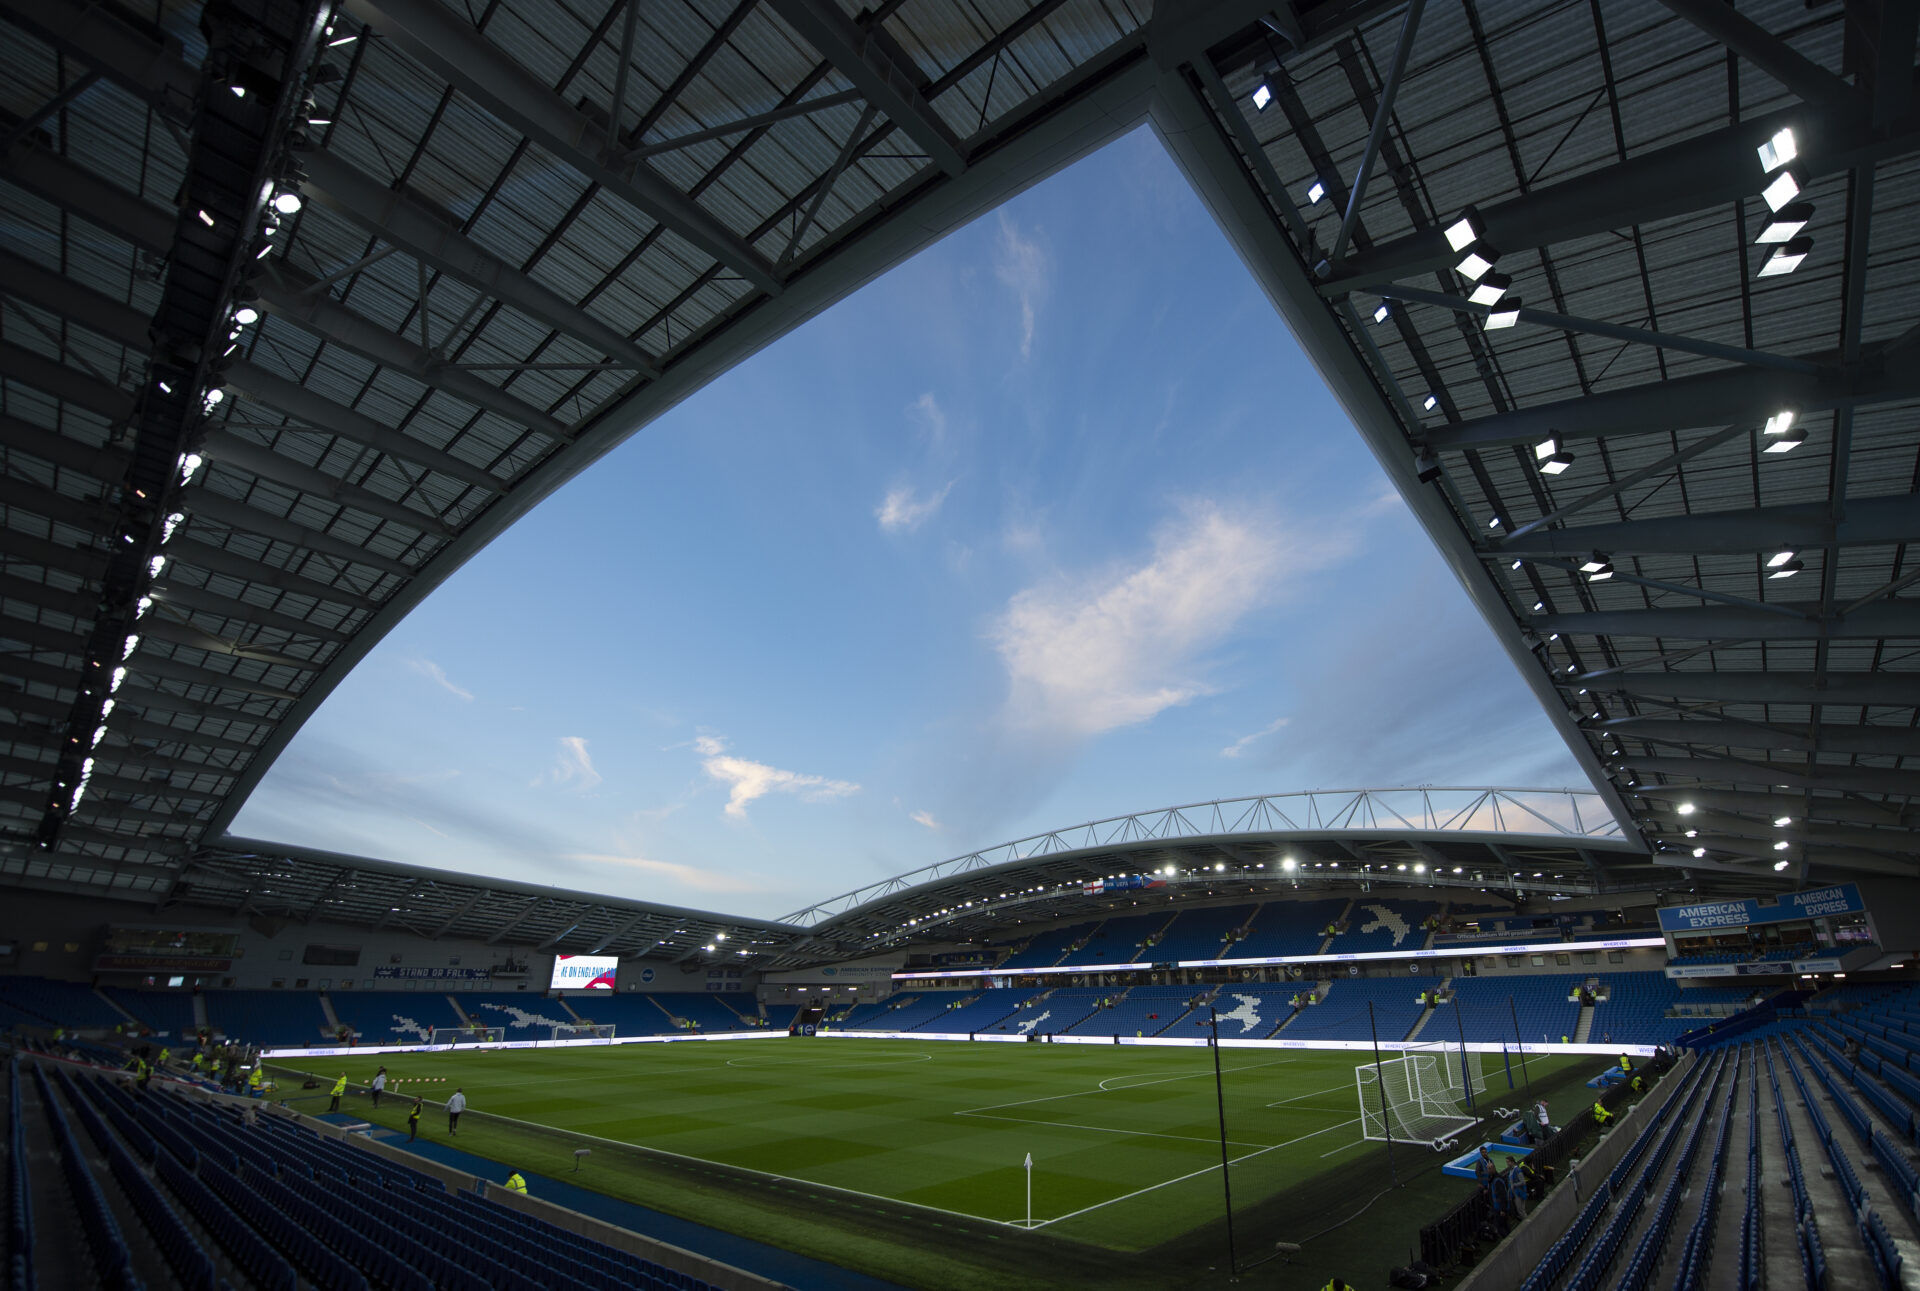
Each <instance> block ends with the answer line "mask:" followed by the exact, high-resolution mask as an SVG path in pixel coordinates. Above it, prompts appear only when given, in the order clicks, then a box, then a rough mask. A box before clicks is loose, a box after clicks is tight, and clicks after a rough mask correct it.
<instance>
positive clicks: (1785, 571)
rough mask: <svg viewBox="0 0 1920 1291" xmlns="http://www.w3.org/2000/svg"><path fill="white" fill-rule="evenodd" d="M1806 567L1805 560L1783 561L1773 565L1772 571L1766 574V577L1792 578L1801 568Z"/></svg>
mask: <svg viewBox="0 0 1920 1291" xmlns="http://www.w3.org/2000/svg"><path fill="white" fill-rule="evenodd" d="M1806 567H1807V566H1806V562H1805V561H1800V560H1789V561H1785V562H1783V563H1782V564H1780V565H1777V566H1775V567H1774V570H1773V572H1772V573H1771V574H1768V575H1767V577H1768V579H1775V578H1792V577H1793V576H1794V575H1795V574H1797V573H1799V572H1800V571H1801V570H1803V569H1805V568H1806Z"/></svg>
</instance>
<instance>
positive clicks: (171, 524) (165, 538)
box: [160, 511, 187, 542]
mask: <svg viewBox="0 0 1920 1291" xmlns="http://www.w3.org/2000/svg"><path fill="white" fill-rule="evenodd" d="M186 519H187V515H186V512H184V511H175V512H174V513H173V514H172V515H170V516H168V517H167V519H166V523H165V524H164V525H163V526H162V527H161V530H160V541H161V542H169V541H171V540H172V538H173V531H174V530H175V529H178V528H179V527H180V526H181V525H182V524H184V523H186Z"/></svg>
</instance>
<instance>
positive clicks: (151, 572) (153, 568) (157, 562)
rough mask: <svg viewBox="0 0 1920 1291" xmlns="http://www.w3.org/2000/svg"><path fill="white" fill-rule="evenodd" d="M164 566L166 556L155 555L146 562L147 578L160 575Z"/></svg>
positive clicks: (165, 564) (165, 565)
mask: <svg viewBox="0 0 1920 1291" xmlns="http://www.w3.org/2000/svg"><path fill="white" fill-rule="evenodd" d="M166 567H167V558H166V557H165V556H155V557H154V558H153V559H152V560H150V561H148V562H147V576H148V577H149V578H158V577H160V571H161V570H163V569H165V568H166Z"/></svg>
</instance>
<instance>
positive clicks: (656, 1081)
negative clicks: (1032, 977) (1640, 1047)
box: [294, 1039, 1564, 1285]
mask: <svg viewBox="0 0 1920 1291" xmlns="http://www.w3.org/2000/svg"><path fill="white" fill-rule="evenodd" d="M1361 1057H1362V1055H1359V1054H1355V1053H1329V1052H1317V1051H1302V1050H1249V1049H1227V1050H1223V1051H1222V1054H1221V1058H1222V1067H1223V1072H1224V1079H1223V1084H1224V1089H1225V1103H1226V1122H1227V1125H1226V1130H1227V1140H1228V1151H1229V1155H1230V1158H1231V1160H1232V1174H1231V1181H1232V1186H1233V1190H1234V1202H1235V1206H1236V1209H1238V1208H1241V1207H1247V1206H1255V1205H1258V1204H1259V1203H1261V1202H1262V1201H1264V1200H1268V1199H1271V1198H1274V1197H1276V1196H1278V1195H1280V1194H1282V1193H1285V1192H1287V1191H1288V1190H1291V1189H1299V1188H1301V1187H1303V1186H1309V1187H1310V1186H1311V1184H1312V1182H1313V1180H1314V1179H1315V1178H1316V1177H1317V1176H1323V1175H1327V1174H1328V1172H1330V1171H1334V1170H1336V1169H1337V1168H1338V1167H1340V1166H1341V1165H1343V1164H1344V1163H1349V1162H1353V1161H1355V1160H1356V1159H1357V1158H1360V1157H1362V1156H1364V1155H1365V1154H1367V1153H1378V1152H1379V1151H1380V1145H1378V1144H1365V1143H1363V1141H1362V1140H1361V1137H1360V1126H1359V1119H1358V1106H1357V1097H1356V1093H1355V1082H1354V1068H1355V1066H1356V1065H1358V1063H1359V1061H1360V1059H1361ZM1487 1061H1488V1076H1489V1080H1490V1081H1491V1082H1492V1083H1493V1090H1492V1098H1493V1100H1494V1101H1504V1102H1506V1103H1507V1104H1509V1105H1511V1104H1513V1103H1514V1102H1515V1101H1517V1098H1518V1094H1511V1095H1509V1094H1508V1093H1507V1090H1506V1080H1505V1074H1504V1069H1503V1068H1502V1067H1501V1065H1500V1059H1499V1057H1498V1055H1494V1056H1493V1057H1491V1058H1490V1059H1488V1060H1487ZM329 1062H330V1063H331V1064H332V1065H328V1063H329ZM380 1062H384V1063H385V1064H386V1065H387V1067H388V1072H389V1078H390V1079H391V1080H394V1081H396V1082H400V1083H398V1084H397V1085H396V1092H397V1093H399V1094H401V1095H403V1096H404V1095H407V1094H409V1092H410V1091H412V1090H415V1089H417V1090H418V1091H419V1092H421V1093H423V1094H424V1095H425V1097H427V1098H428V1099H429V1102H430V1111H429V1114H428V1116H427V1118H426V1119H425V1120H424V1121H423V1125H424V1127H425V1128H426V1130H427V1132H428V1136H429V1137H431V1138H434V1139H439V1140H444V1139H445V1136H446V1119H445V1117H444V1115H441V1114H440V1113H439V1112H438V1110H437V1109H431V1104H432V1103H433V1102H436V1101H438V1100H442V1099H444V1098H445V1097H446V1096H447V1095H448V1093H450V1092H451V1091H452V1089H453V1088H454V1087H455V1086H456V1085H458V1086H461V1087H463V1088H464V1089H465V1091H466V1095H467V1098H468V1102H469V1107H470V1110H471V1111H472V1112H473V1113H476V1115H472V1116H469V1117H466V1118H464V1119H463V1122H462V1126H461V1133H460V1135H459V1137H458V1140H457V1144H458V1146H459V1147H461V1148H463V1149H465V1150H467V1151H469V1152H473V1153H476V1154H478V1155H481V1156H486V1157H489V1158H491V1159H493V1160H497V1161H501V1162H505V1163H509V1164H512V1165H515V1166H518V1167H519V1168H522V1169H528V1170H534V1171H539V1172H542V1173H561V1172H564V1171H566V1170H569V1169H571V1167H572V1165H573V1157H572V1152H573V1148H574V1147H576V1146H581V1145H586V1146H591V1147H593V1148H594V1153H593V1155H592V1156H591V1157H590V1158H589V1162H588V1165H587V1167H586V1169H585V1171H584V1172H583V1174H582V1175H581V1176H580V1177H579V1182H581V1183H582V1184H585V1185H586V1186H589V1187H595V1188H600V1189H601V1190H603V1191H606V1192H609V1193H613V1194H615V1195H620V1196H626V1197H628V1198H629V1199H631V1200H635V1201H640V1202H642V1203H643V1204H648V1205H653V1206H656V1207H658V1208H661V1209H665V1210H669V1211H675V1212H677V1213H681V1214H687V1215H690V1216H691V1217H694V1218H698V1219H701V1220H702V1221H703V1222H707V1223H711V1224H715V1225H716V1226H718V1227H732V1228H734V1229H735V1231H742V1232H746V1233H747V1234H748V1235H751V1236H761V1237H763V1239H764V1240H773V1241H776V1242H780V1243H781V1244H787V1245H790V1246H792V1245H795V1243H794V1242H793V1241H792V1234H785V1235H784V1237H785V1238H786V1240H784V1241H783V1235H782V1234H779V1233H774V1232H766V1231H764V1224H763V1222H762V1221H763V1220H765V1218H766V1216H764V1215H759V1214H757V1211H758V1210H759V1209H761V1208H762V1207H761V1203H764V1201H765V1200H766V1199H765V1198H764V1197H763V1198H761V1199H760V1202H759V1203H757V1202H756V1201H755V1199H753V1198H750V1197H741V1198H735V1199H734V1200H732V1201H730V1202H729V1201H726V1200H724V1198H725V1195H726V1193H727V1192H728V1188H727V1187H726V1182H725V1180H719V1181H712V1182H711V1183H710V1189H711V1190H709V1189H705V1188H699V1187H695V1188H689V1187H688V1186H687V1182H686V1178H685V1176H684V1172H682V1174H681V1176H680V1177H679V1178H678V1179H677V1180H675V1179H669V1178H667V1177H666V1175H665V1174H663V1173H662V1172H663V1170H664V1169H665V1168H666V1167H668V1166H672V1165H673V1164H674V1163H676V1162H680V1161H682V1159H687V1158H691V1159H693V1160H695V1161H698V1162H712V1163H718V1164H720V1165H723V1166H729V1167H734V1168H736V1169H737V1170H740V1171H751V1172H757V1174H759V1175H763V1176H775V1177H777V1178H778V1179H780V1180H789V1181H799V1182H801V1183H804V1184H806V1185H815V1186H823V1187H824V1188H831V1189H837V1190H841V1192H842V1193H843V1194H845V1200H846V1201H847V1202H849V1203H851V1204H850V1205H849V1206H847V1207H846V1208H845V1209H846V1210H847V1211H848V1212H849V1213H852V1214H857V1213H859V1212H860V1211H861V1210H862V1209H863V1207H862V1206H861V1205H860V1204H859V1203H861V1202H862V1201H863V1200H864V1199H867V1198H881V1199H885V1200H887V1201H891V1202H899V1203H907V1204H909V1205H911V1206H914V1207H924V1208H928V1210H927V1211H926V1212H924V1214H925V1215H926V1216H927V1217H928V1218H929V1219H931V1220H944V1221H952V1222H957V1223H961V1224H962V1225H963V1226H966V1225H969V1224H970V1225H972V1226H973V1227H974V1228H975V1229H977V1230H985V1231H987V1232H990V1233H991V1232H993V1231H994V1230H998V1232H999V1233H1000V1234H1012V1233H1015V1232H1017V1231H1018V1230H1022V1229H1024V1228H1025V1226H1026V1223H1027V1204H1028V1203H1027V1186H1026V1185H1027V1178H1026V1171H1025V1170H1024V1168H1023V1162H1024V1160H1025V1158H1026V1156H1027V1154H1028V1153H1031V1154H1032V1156H1033V1172H1032V1217H1033V1227H1034V1228H1035V1229H1036V1230H1038V1232H1040V1233H1043V1234H1046V1235H1050V1236H1052V1237H1056V1238H1060V1239H1064V1240H1065V1241H1067V1242H1071V1243H1074V1244H1076V1245H1082V1246H1093V1247H1099V1248H1105V1249H1106V1250H1108V1251H1111V1252H1138V1251H1145V1250H1149V1249H1151V1248H1156V1247H1163V1246H1164V1245H1165V1244H1168V1243H1172V1242H1175V1241H1176V1239H1178V1238H1180V1237H1181V1236H1182V1235H1183V1234H1189V1233H1191V1232H1192V1231H1193V1230H1196V1229H1198V1228H1201V1227H1203V1226H1205V1225H1208V1224H1211V1223H1214V1222H1216V1221H1218V1219H1219V1217H1220V1214H1221V1206H1222V1198H1221V1178H1220V1169H1219V1167H1220V1123H1219V1111H1218V1108H1217V1105H1216V1102H1215V1095H1214V1068H1213V1055H1212V1053H1211V1051H1209V1050H1206V1049H1201V1048H1149V1047H1140V1046H1107V1045H1039V1044H1030V1045H1006V1044H966V1043H952V1042H914V1041H910V1040H898V1041H896V1040H855V1039H814V1040H800V1039H786V1040H753V1041H736V1042H726V1041H714V1042H701V1043H680V1044H641V1045H620V1046H609V1047H604V1048H602V1047H582V1048H573V1049H561V1050H538V1051H534V1050H493V1051H487V1052H468V1053H460V1052H457V1051H456V1052H450V1053H440V1054H393V1055H384V1056H382V1057H380V1058H377V1059H376V1058H372V1057H368V1058H358V1057H356V1058H353V1059H351V1060H347V1061H346V1062H345V1063H344V1064H343V1065H344V1067H345V1069H346V1070H347V1072H348V1074H349V1077H350V1078H351V1079H352V1080H354V1081H356V1082H365V1081H367V1080H369V1079H371V1077H372V1075H373V1072H374V1069H375V1067H376V1066H377V1065H378V1064H379V1063H380ZM303 1065H309V1066H310V1067H311V1070H312V1072H313V1073H314V1074H316V1075H321V1076H324V1077H326V1078H328V1080H329V1082H330V1080H331V1078H332V1077H333V1076H334V1075H337V1074H338V1072H339V1070H340V1069H341V1065H342V1064H341V1063H340V1060H337V1059H336V1060H326V1061H323V1060H307V1063H306V1064H303ZM1559 1065H1564V1060H1561V1061H1560V1064H1559ZM1546 1066H1547V1064H1545V1063H1543V1062H1542V1061H1541V1060H1538V1059H1535V1060H1533V1065H1532V1073H1533V1075H1534V1077H1535V1078H1536V1079H1538V1078H1540V1077H1541V1076H1543V1075H1544V1074H1546ZM421 1078H426V1079H427V1080H428V1081H429V1082H432V1083H423V1084H421V1085H418V1086H413V1085H410V1084H408V1083H406V1082H408V1081H410V1080H414V1079H421ZM436 1078H444V1080H445V1083H438V1082H437V1080H436ZM1516 1078H1517V1070H1516ZM294 1105H295V1106H296V1107H299V1106H303V1104H301V1103H299V1102H296V1103H295V1104H294ZM308 1110H315V1109H311V1108H309V1109H308ZM352 1110H354V1111H355V1113H356V1114H360V1113H362V1112H364V1111H365V1110H366V1104H365V1102H364V1101H356V1103H355V1104H354V1105H353V1108H352ZM489 1114H490V1115H489ZM403 1117H404V1102H403V1100H402V1099H396V1098H392V1097H389V1098H388V1099H387V1100H386V1104H385V1106H383V1107H382V1109H381V1111H380V1114H379V1116H378V1118H377V1119H378V1120H380V1121H382V1122H384V1123H386V1124H390V1125H394V1126H399V1125H400V1124H402V1123H403ZM495 1118H507V1119H504V1120H502V1119H495ZM552 1131H562V1132H564V1133H553V1132H552ZM573 1135H586V1136H591V1138H590V1139H580V1138H574V1137H571V1136H573ZM624 1144H631V1145H637V1146H639V1147H642V1148H646V1149H652V1150H654V1152H655V1153H668V1154H673V1156H672V1157H657V1156H654V1155H653V1154H652V1153H640V1152H630V1151H623V1150H622V1148H621V1147H619V1146H618V1145H624ZM1418 1151H1419V1152H1420V1154H1421V1155H1422V1156H1423V1157H1425V1158H1432V1157H1433V1154H1432V1153H1431V1152H1428V1151H1426V1150H1425V1149H1419V1150H1418ZM669 1173H670V1172H669ZM833 1200H834V1199H833V1198H832V1197H831V1196H828V1197H826V1198H824V1199H823V1204H819V1205H815V1206H813V1207H811V1212H812V1213H811V1214H810V1216H809V1222H815V1223H817V1222H825V1223H827V1224H828V1226H829V1227H831V1226H833V1224H834V1223H835V1217H834V1216H833V1215H832V1212H834V1211H836V1210H839V1209H841V1208H840V1207H836V1206H834V1205H833V1204H832V1203H833ZM773 1209H779V1207H777V1206H775V1207H773ZM788 1209H791V1208H790V1207H789V1208H788ZM729 1216H733V1217H735V1218H736V1219H738V1220H739V1221H740V1222H738V1223H729ZM982 1221H984V1222H982ZM1023 1235H1024V1234H1023ZM803 1244H804V1243H803ZM846 1249H847V1248H846V1246H845V1244H844V1243H843V1242H836V1243H834V1244H832V1245H831V1246H830V1247H829V1251H837V1252H839V1253H840V1254H841V1255H844V1253H845V1251H846ZM826 1258H829V1259H834V1258H837V1257H836V1255H835V1254H833V1253H827V1254H826ZM860 1262H861V1263H864V1264H867V1265H868V1266H869V1267H870V1268H872V1269H873V1271H876V1272H881V1271H883V1270H884V1268H885V1266H886V1265H887V1264H888V1263H889V1262H890V1261H888V1260H886V1259H878V1260H871V1259H869V1260H862V1261H860ZM941 1281H943V1279H940V1278H922V1279H920V1284H923V1285H930V1284H933V1283H935V1282H941ZM952 1284H954V1285H960V1284H963V1283H952ZM1001 1284H1003V1285H1005V1284H1006V1283H1004V1282H1002V1283H1001Z"/></svg>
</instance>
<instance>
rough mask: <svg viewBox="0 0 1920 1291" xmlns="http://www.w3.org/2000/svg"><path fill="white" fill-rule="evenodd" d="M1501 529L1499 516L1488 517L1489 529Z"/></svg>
mask: <svg viewBox="0 0 1920 1291" xmlns="http://www.w3.org/2000/svg"><path fill="white" fill-rule="evenodd" d="M1499 527H1500V517H1499V516H1489V517H1487V528H1489V529H1498V528H1499Z"/></svg>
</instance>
